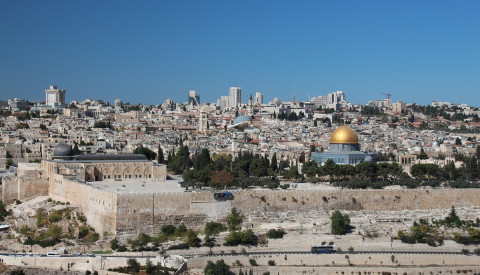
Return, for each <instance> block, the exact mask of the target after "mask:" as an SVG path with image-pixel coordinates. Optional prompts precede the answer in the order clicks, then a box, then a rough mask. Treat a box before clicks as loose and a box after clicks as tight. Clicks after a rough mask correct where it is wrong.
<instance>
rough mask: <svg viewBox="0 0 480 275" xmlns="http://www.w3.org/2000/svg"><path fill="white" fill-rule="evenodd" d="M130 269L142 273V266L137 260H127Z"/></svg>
mask: <svg viewBox="0 0 480 275" xmlns="http://www.w3.org/2000/svg"><path fill="white" fill-rule="evenodd" d="M127 266H128V269H129V270H131V271H134V272H139V271H140V264H139V263H138V261H137V260H136V259H128V260H127Z"/></svg>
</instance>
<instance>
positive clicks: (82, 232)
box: [78, 225, 90, 239]
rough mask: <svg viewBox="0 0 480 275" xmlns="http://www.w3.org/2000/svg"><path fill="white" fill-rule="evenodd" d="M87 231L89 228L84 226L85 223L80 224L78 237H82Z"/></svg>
mask: <svg viewBox="0 0 480 275" xmlns="http://www.w3.org/2000/svg"><path fill="white" fill-rule="evenodd" d="M89 232H90V228H89V227H88V226H85V225H82V226H80V228H79V229H78V238H79V239H81V238H84V237H85V236H87V235H88V233H89Z"/></svg>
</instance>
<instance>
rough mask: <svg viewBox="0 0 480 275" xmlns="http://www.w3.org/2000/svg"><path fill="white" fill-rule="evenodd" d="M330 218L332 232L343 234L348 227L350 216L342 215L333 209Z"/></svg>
mask: <svg viewBox="0 0 480 275" xmlns="http://www.w3.org/2000/svg"><path fill="white" fill-rule="evenodd" d="M330 220H331V221H332V234H335V235H343V234H345V233H347V232H348V230H349V229H350V217H349V216H348V215H347V214H344V215H342V213H340V211H338V210H335V211H334V212H333V213H332V216H331V217H330Z"/></svg>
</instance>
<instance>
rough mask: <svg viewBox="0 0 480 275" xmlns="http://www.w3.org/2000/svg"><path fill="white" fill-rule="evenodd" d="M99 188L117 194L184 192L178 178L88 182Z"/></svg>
mask: <svg viewBox="0 0 480 275" xmlns="http://www.w3.org/2000/svg"><path fill="white" fill-rule="evenodd" d="M86 184H88V185H91V186H92V187H95V188H97V189H100V190H103V191H106V192H111V193H116V194H135V193H136V194H152V193H183V192H184V190H185V189H184V188H182V187H181V186H180V184H179V183H178V181H177V180H164V181H162V180H148V179H122V180H121V181H116V180H112V179H110V180H108V179H107V180H103V181H94V182H87V183H86Z"/></svg>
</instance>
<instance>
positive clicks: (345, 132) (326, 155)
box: [311, 125, 377, 165]
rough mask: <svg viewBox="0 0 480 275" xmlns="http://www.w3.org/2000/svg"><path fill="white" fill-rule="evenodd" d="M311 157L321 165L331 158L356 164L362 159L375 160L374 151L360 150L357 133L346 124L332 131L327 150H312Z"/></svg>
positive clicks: (362, 160) (344, 162)
mask: <svg viewBox="0 0 480 275" xmlns="http://www.w3.org/2000/svg"><path fill="white" fill-rule="evenodd" d="M311 159H312V160H314V161H316V162H318V163H319V164H320V165H323V164H324V163H325V162H326V161H327V160H329V159H331V160H333V161H334V162H335V163H336V164H350V165H357V164H359V163H360V162H364V161H375V162H376V161H377V154H376V153H366V152H361V151H360V144H359V143H358V135H357V133H355V131H354V130H353V129H352V128H350V127H348V126H345V125H344V126H340V127H338V128H337V129H335V131H333V133H332V135H331V137H330V145H329V151H328V152H313V153H312V154H311Z"/></svg>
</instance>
